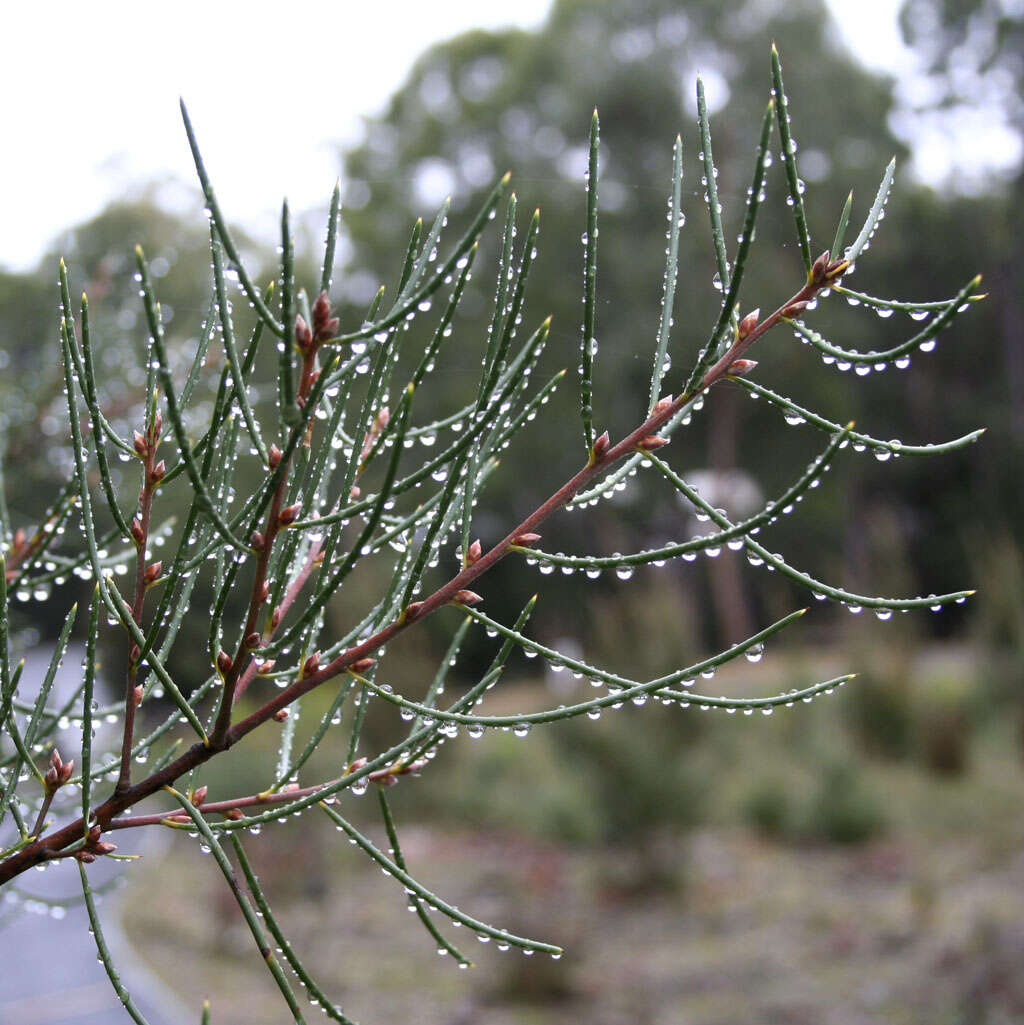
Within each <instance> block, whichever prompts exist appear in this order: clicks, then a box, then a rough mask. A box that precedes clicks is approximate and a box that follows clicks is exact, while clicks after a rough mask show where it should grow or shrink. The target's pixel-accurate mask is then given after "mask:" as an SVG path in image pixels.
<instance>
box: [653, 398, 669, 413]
mask: <svg viewBox="0 0 1024 1025" xmlns="http://www.w3.org/2000/svg"><path fill="white" fill-rule="evenodd" d="M671 405H672V396H671V395H666V396H664V398H660V399H658V401H657V402H656V403H655V404H654V409H652V410H651V412H652V413H663V412H664V411H665V410H666V409H668V407H669V406H671Z"/></svg>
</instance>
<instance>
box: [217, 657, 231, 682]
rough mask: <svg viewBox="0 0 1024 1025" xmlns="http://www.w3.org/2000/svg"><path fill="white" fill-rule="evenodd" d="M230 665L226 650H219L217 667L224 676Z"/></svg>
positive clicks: (229, 669) (229, 670) (228, 671)
mask: <svg viewBox="0 0 1024 1025" xmlns="http://www.w3.org/2000/svg"><path fill="white" fill-rule="evenodd" d="M231 666H232V662H231V656H230V655H229V654H228V653H227V652H226V651H221V652H220V653H219V654H218V655H217V668H218V669H219V670H220V671H221V673H222V674H223V675H224V676H227V674H228V673H230V672H231Z"/></svg>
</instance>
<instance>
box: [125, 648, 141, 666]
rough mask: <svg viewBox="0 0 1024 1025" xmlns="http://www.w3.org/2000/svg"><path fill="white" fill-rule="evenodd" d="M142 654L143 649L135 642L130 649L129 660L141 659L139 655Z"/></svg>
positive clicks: (136, 660)
mask: <svg viewBox="0 0 1024 1025" xmlns="http://www.w3.org/2000/svg"><path fill="white" fill-rule="evenodd" d="M141 654H142V649H141V648H140V647H139V646H138V645H137V644H133V645H132V646H131V647H130V648H129V649H128V661H129V662H138V661H139V656H140V655H141Z"/></svg>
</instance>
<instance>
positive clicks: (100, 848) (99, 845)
mask: <svg viewBox="0 0 1024 1025" xmlns="http://www.w3.org/2000/svg"><path fill="white" fill-rule="evenodd" d="M92 849H93V850H94V851H95V852H96V853H97V854H113V853H114V851H116V850H117V844H112V843H107V841H106V840H97V841H96V843H95V844H93V848H92Z"/></svg>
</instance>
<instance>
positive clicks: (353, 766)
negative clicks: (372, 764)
mask: <svg viewBox="0 0 1024 1025" xmlns="http://www.w3.org/2000/svg"><path fill="white" fill-rule="evenodd" d="M366 761H367V760H366V759H365V758H357V759H356V760H355V761H354V762H349V765H348V768H347V769H346V770H345V775H346V776H347V775H349V773H352V772H358V771H359V770H360V769H361V768H363V766H364V765H366Z"/></svg>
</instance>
